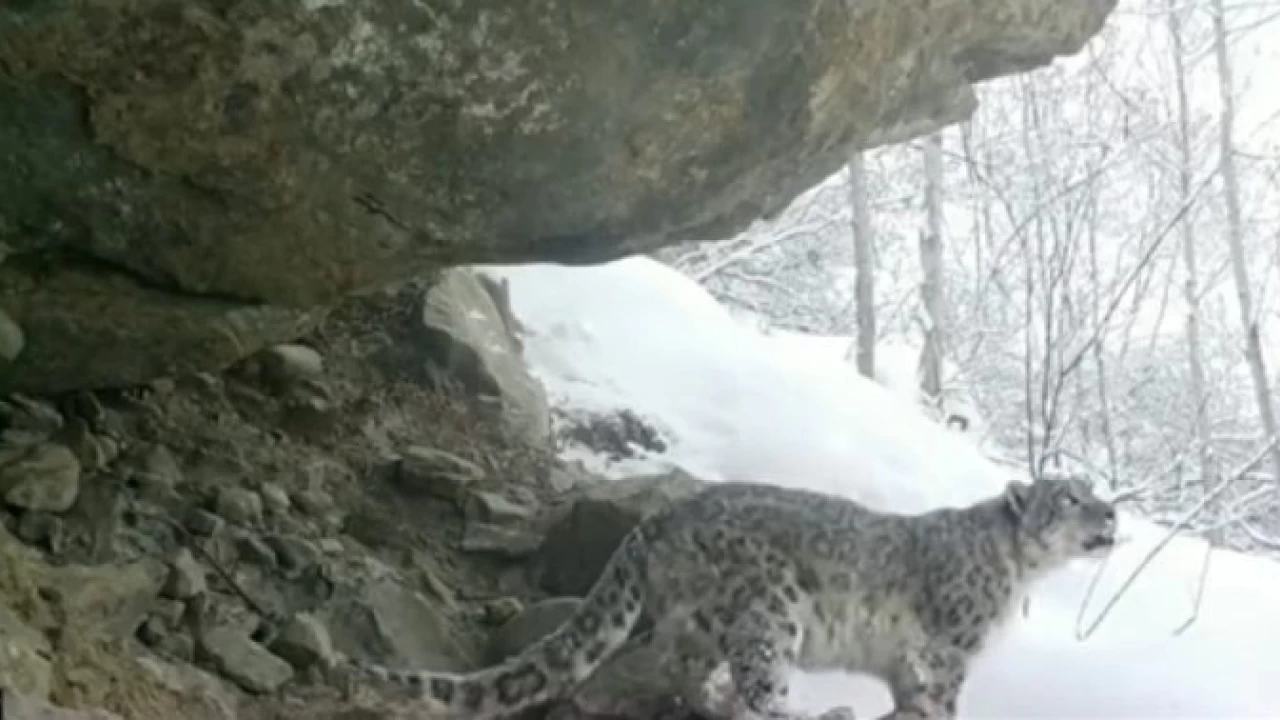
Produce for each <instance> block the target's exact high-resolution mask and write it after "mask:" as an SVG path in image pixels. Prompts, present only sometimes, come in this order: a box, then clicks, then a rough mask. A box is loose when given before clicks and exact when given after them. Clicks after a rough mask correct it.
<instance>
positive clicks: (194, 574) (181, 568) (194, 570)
mask: <svg viewBox="0 0 1280 720" xmlns="http://www.w3.org/2000/svg"><path fill="white" fill-rule="evenodd" d="M207 589H208V584H207V581H206V579H205V574H204V568H203V567H201V566H200V563H199V562H197V561H196V558H195V556H194V555H192V554H191V551H190V550H188V549H186V548H181V549H180V550H178V552H177V554H175V555H174V557H173V560H171V561H170V562H169V577H168V579H167V580H165V584H164V589H163V590H162V591H161V594H162V595H163V596H164V597H167V598H174V599H176V600H186V599H187V598H191V597H194V596H196V595H200V594H203V593H204V592H205V590H207Z"/></svg>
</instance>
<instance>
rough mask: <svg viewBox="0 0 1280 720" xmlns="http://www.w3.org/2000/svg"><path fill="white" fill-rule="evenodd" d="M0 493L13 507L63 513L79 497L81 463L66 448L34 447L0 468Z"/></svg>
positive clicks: (53, 446)
mask: <svg viewBox="0 0 1280 720" xmlns="http://www.w3.org/2000/svg"><path fill="white" fill-rule="evenodd" d="M0 490H3V491H4V501H5V502H6V503H8V504H9V505H12V506H14V507H18V508H22V509H24V510H36V511H46V512H65V511H67V510H69V509H71V506H72V505H74V504H75V501H76V497H77V496H79V494H80V461H79V460H77V459H76V456H75V453H73V452H71V451H70V450H69V449H67V447H66V446H65V445H59V444H56V443H46V444H42V445H37V446H35V447H32V448H30V449H29V450H28V451H27V452H26V453H25V454H24V455H22V456H21V457H19V458H18V459H16V460H12V461H10V462H7V463H5V464H4V465H3V466H2V467H0Z"/></svg>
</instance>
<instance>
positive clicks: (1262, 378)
mask: <svg viewBox="0 0 1280 720" xmlns="http://www.w3.org/2000/svg"><path fill="white" fill-rule="evenodd" d="M1213 40H1214V42H1213V50H1214V55H1215V57H1216V59H1217V65H1218V92H1219V96H1220V98H1221V102H1222V110H1221V117H1220V119H1219V129H1218V132H1219V143H1220V147H1219V153H1220V157H1219V162H1220V164H1221V167H1220V172H1221V175H1222V190H1223V195H1224V198H1223V199H1224V200H1225V202H1226V206H1227V243H1228V245H1229V246H1230V249H1231V270H1232V275H1233V277H1234V279H1235V286H1236V298H1237V299H1238V301H1239V306H1240V324H1241V327H1242V329H1243V330H1244V340H1245V361H1246V362H1247V363H1248V365H1249V373H1250V375H1251V376H1252V378H1253V391H1254V395H1255V396H1256V398H1257V402H1258V415H1259V417H1260V419H1261V420H1262V429H1263V433H1264V436H1263V439H1264V441H1266V440H1270V439H1271V438H1274V437H1276V418H1275V413H1274V411H1273V410H1272V407H1271V390H1270V387H1269V385H1270V383H1269V380H1268V376H1267V366H1266V362H1265V360H1264V359H1263V355H1262V340H1261V337H1260V333H1259V331H1258V320H1257V317H1256V316H1255V315H1254V312H1253V297H1252V292H1251V291H1250V289H1249V272H1248V267H1247V265H1246V263H1245V255H1244V222H1243V220H1242V218H1241V212H1240V184H1239V180H1238V178H1237V176H1236V163H1235V141H1234V138H1233V129H1234V128H1233V126H1234V124H1235V99H1234V98H1233V97H1232V95H1233V93H1232V79H1231V60H1230V56H1229V52H1228V48H1227V22H1226V17H1225V10H1224V9H1223V0H1213ZM1271 462H1272V465H1273V468H1274V471H1275V477H1276V479H1277V481H1280V445H1272V446H1271Z"/></svg>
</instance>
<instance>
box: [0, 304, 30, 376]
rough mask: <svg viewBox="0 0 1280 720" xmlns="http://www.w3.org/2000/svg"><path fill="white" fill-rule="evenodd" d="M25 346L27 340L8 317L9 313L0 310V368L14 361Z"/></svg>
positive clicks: (20, 329) (18, 327) (19, 328)
mask: <svg viewBox="0 0 1280 720" xmlns="http://www.w3.org/2000/svg"><path fill="white" fill-rule="evenodd" d="M26 346H27V339H26V335H24V334H23V332H22V328H21V327H20V326H19V325H18V323H17V322H15V321H14V319H13V318H11V317H9V313H7V312H5V311H4V309H3V308H0V366H3V365H4V364H7V363H11V362H13V361H14V360H16V359H17V357H18V356H19V355H21V354H22V349H23V348H25V347H26Z"/></svg>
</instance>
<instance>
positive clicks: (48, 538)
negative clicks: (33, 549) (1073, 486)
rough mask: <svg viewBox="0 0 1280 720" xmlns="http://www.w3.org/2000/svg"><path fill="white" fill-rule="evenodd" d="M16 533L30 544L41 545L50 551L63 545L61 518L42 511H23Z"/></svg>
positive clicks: (56, 549) (53, 551)
mask: <svg viewBox="0 0 1280 720" xmlns="http://www.w3.org/2000/svg"><path fill="white" fill-rule="evenodd" d="M16 530H17V535H18V537H20V538H22V539H23V540H24V541H26V542H27V543H30V544H31V545H43V546H44V547H46V548H47V549H48V550H49V551H50V552H52V553H55V554H56V553H60V552H62V549H63V547H64V535H63V527H62V520H61V519H59V518H58V517H57V516H56V515H50V514H49V513H44V512H25V513H23V514H22V517H21V518H19V519H18V527H17V529H16Z"/></svg>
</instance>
